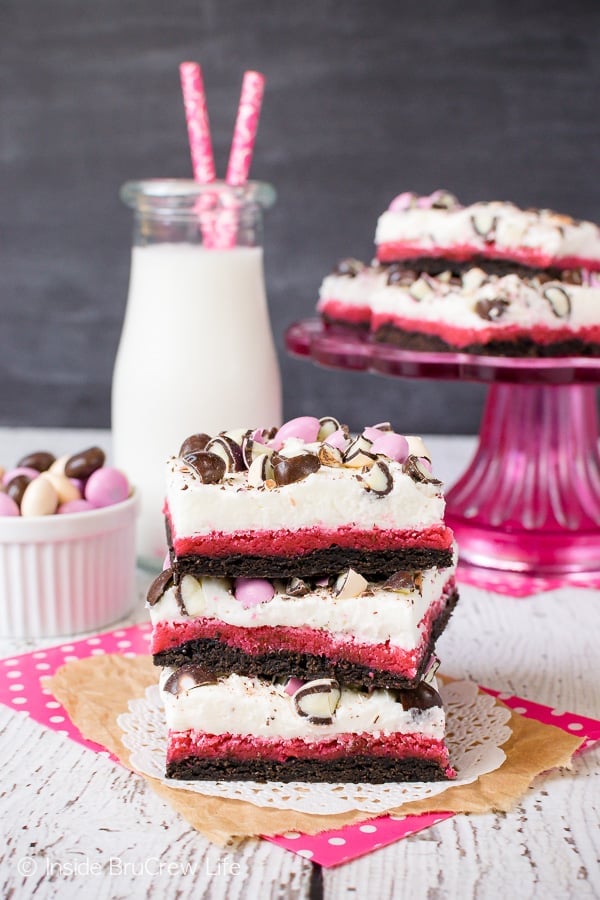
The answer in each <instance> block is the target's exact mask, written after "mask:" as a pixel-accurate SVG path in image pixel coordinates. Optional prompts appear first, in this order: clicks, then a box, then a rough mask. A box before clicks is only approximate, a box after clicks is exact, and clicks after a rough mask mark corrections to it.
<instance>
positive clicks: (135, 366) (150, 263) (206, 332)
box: [112, 243, 281, 566]
mask: <svg viewBox="0 0 600 900" xmlns="http://www.w3.org/2000/svg"><path fill="white" fill-rule="evenodd" d="M280 423H281V382H280V375H279V367H278V363H277V357H276V354H275V348H274V344H273V338H272V334H271V326H270V322H269V315H268V310H267V303H266V296H265V288H264V278H263V251H262V248H261V247H235V248H233V249H231V250H207V249H205V248H204V247H202V246H197V245H192V244H174V243H173V244H155V245H150V246H147V247H134V248H133V251H132V261H131V278H130V284H129V299H128V303H127V311H126V315H125V322H124V325H123V332H122V335H121V342H120V345H119V351H118V354H117V359H116V363H115V371H114V376H113V394H112V428H113V448H114V450H113V454H114V460H115V465H116V466H118V467H119V468H120V469H123V471H125V472H126V473H127V475H128V477H129V479H130V480H131V482H132V483H133V484H134V485H135V486H136V488H137V490H138V492H139V495H140V500H141V512H140V517H139V519H138V556H139V557H140V560H141V561H142V562H145V563H146V564H154V565H155V566H156V565H160V563H161V562H162V559H163V557H164V554H165V551H166V543H165V531H164V521H163V516H162V507H163V500H164V484H165V461H166V460H167V458H168V457H169V456H171V455H174V454H176V453H177V452H178V450H179V447H180V445H181V443H182V442H183V440H184V439H185V438H186V437H187V436H188V435H189V434H193V433H195V432H201V431H203V432H207V433H208V434H216V433H217V432H219V431H222V430H224V429H228V428H239V427H246V426H248V427H260V426H270V425H278V424H280Z"/></svg>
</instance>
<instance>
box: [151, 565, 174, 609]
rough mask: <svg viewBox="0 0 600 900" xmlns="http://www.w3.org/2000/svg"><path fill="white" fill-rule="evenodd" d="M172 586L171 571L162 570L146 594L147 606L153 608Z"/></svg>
mask: <svg viewBox="0 0 600 900" xmlns="http://www.w3.org/2000/svg"><path fill="white" fill-rule="evenodd" d="M172 584H173V569H171V568H169V569H164V570H163V571H162V572H161V573H160V575H157V576H156V578H155V579H154V581H153V582H152V584H151V585H150V587H149V588H148V593H147V594H146V600H147V601H148V606H154V605H155V604H156V603H158V601H159V600H160V599H161V597H162V595H163V594H164V593H165V591H167V590H168V589H169V588H170V587H171V585H172Z"/></svg>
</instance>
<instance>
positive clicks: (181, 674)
mask: <svg viewBox="0 0 600 900" xmlns="http://www.w3.org/2000/svg"><path fill="white" fill-rule="evenodd" d="M216 683H217V678H216V677H215V676H214V675H212V674H211V673H210V672H208V671H207V670H206V669H204V668H202V666H199V665H198V664H197V663H185V665H183V666H180V667H179V668H178V669H176V670H175V672H173V673H172V674H171V675H169V677H168V678H167V680H166V681H165V684H164V688H163V690H165V691H168V692H169V694H175V695H178V694H182V693H184V691H191V690H193V689H194V688H197V687H202V686H203V685H205V684H216Z"/></svg>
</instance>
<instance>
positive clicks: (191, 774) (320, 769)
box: [166, 756, 448, 784]
mask: <svg viewBox="0 0 600 900" xmlns="http://www.w3.org/2000/svg"><path fill="white" fill-rule="evenodd" d="M166 775H167V778H177V779H184V780H192V781H260V782H264V781H283V782H290V781H310V782H317V781H329V782H338V781H339V782H350V783H353V784H359V783H362V782H365V783H368V784H383V783H385V782H387V781H396V782H398V781H399V782H405V781H447V780H448V779H447V778H446V775H445V774H444V771H443V770H442V768H441V767H440V766H439V765H438V764H437V763H434V762H429V761H427V760H423V759H418V758H407V759H392V758H389V757H377V756H350V757H342V758H340V759H331V760H319V759H293V758H291V759H288V760H286V761H285V762H277V761H276V760H271V759H234V758H232V757H227V758H223V759H214V758H210V759H200V758H198V757H193V756H190V757H188V758H187V759H182V760H179V761H178V762H173V763H168V764H167V771H166Z"/></svg>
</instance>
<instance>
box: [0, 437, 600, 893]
mask: <svg viewBox="0 0 600 900" xmlns="http://www.w3.org/2000/svg"><path fill="white" fill-rule="evenodd" d="M92 443H100V444H101V445H102V446H104V447H105V448H108V446H109V443H110V440H109V436H108V434H107V433H106V432H91V431H88V432H81V431H78V432H74V431H50V430H44V431H42V430H36V431H34V430H25V429H20V430H12V429H11V430H9V429H0V463H3V462H4V463H13V462H14V461H15V460H16V458H17V457H18V456H19V455H20V454H22V453H24V452H26V451H28V450H33V449H40V448H42V447H47V448H49V449H52V450H54V451H55V452H57V453H62V452H68V451H74V450H76V449H80V448H82V447H83V446H86V445H89V444H92ZM428 443H429V444H430V446H431V448H432V450H433V453H434V458H435V461H436V470H437V471H438V472H439V473H440V474H441V475H442V477H444V478H445V480H446V483H447V484H448V485H449V484H451V483H452V482H453V480H455V478H456V477H457V476H458V475H459V474H460V472H461V471H462V470H463V469H464V468H465V466H466V464H467V462H468V459H469V457H470V454H471V452H472V450H473V449H474V441H473V439H470V438H441V437H437V438H430V439H428ZM149 581H150V576H148V575H145V574H143V573H140V575H139V590H140V601H139V605H138V609H137V610H136V612H135V614H134V615H133V616H131V617H130V618H129V619H127V620H126V621H125V622H124V624H125V625H127V624H131V623H133V622H136V621H143V620H144V619H145V612H144V609H143V595H144V593H145V588H146V586H147V585H148V583H149ZM599 642H600V595H599V594H598V592H594V591H584V590H573V589H566V590H557V591H554V592H552V593H546V594H542V595H539V596H537V597H534V598H530V599H525V600H518V599H511V598H507V597H501V596H497V595H494V594H491V593H488V592H485V591H481V590H476V589H474V588H470V587H466V586H465V587H463V588H462V590H461V601H460V604H459V606H458V607H457V610H456V612H455V614H454V617H453V618H452V620H451V622H450V625H449V627H448V629H447V631H446V633H445V634H444V635H443V636H442V638H441V639H440V641H439V644H438V651H439V655H440V657H441V659H442V663H443V665H442V671H443V672H445V673H447V674H448V675H451V676H456V677H468V678H471V679H473V680H474V681H477V682H479V683H481V684H485V685H488V686H489V687H493V688H496V689H498V690H500V691H507V692H510V693H513V694H517V695H520V696H523V697H527V698H529V699H531V700H535V701H538V702H540V703H544V704H548V705H551V706H556V707H558V708H562V709H565V710H572V711H574V712H579V713H581V714H582V715H587V716H592V717H595V718H600V687H599V685H600V663H599V660H600V654H599V652H598V644H599ZM50 643H55V642H54V641H46V642H44V641H36V642H33V641H27V642H26V641H17V640H6V639H4V640H0V655H1V656H8V655H13V654H15V653H22V652H27V651H29V650H31V649H34V648H37V647H40V646H44V645H47V644H50ZM599 763H600V749H599V748H595V749H591V750H590V751H588V752H586V753H585V754H582V755H581V756H579V757H578V758H577V759H576V760H575V764H574V769H573V770H572V771H571V772H563V771H555V772H552V773H550V774H549V775H547V776H545V777H543V778H540V779H538V782H537V783H536V784H535V785H534V786H533V787H532V789H531V790H529V791H528V792H527V794H526V796H524V797H523V799H522V801H521V802H520V803H519V804H518V805H517V806H516V808H515V809H514V810H512V811H511V812H509V813H507V814H498V815H495V814H491V813H490V814H487V815H479V816H464V815H463V816H455V817H454V818H451V819H448V820H446V821H444V822H442V823H440V824H438V825H436V826H435V827H433V828H430V829H428V830H426V831H423V832H421V833H419V834H416V835H414V836H412V837H409V838H406V839H404V840H401V841H399V842H397V843H396V844H393V845H391V846H389V847H387V848H383V849H380V850H378V851H376V852H374V853H372V854H370V855H369V856H367V857H363V858H362V859H359V860H356V861H355V862H351V863H348V864H346V865H343V866H341V867H338V868H336V869H323V870H321V869H319V867H317V866H313V865H312V864H311V863H310V862H308V861H307V860H304V859H302V858H300V857H298V856H296V855H295V854H292V853H289V852H287V851H284V850H282V849H280V848H279V847H276V846H274V845H272V844H269V843H267V842H265V841H258V840H257V841H254V840H249V841H246V842H245V843H244V844H242V846H241V847H240V848H238V849H236V850H235V851H233V852H227V851H225V850H222V849H221V848H218V847H216V846H214V845H211V844H210V843H209V842H208V841H206V840H205V839H204V838H203V837H202V836H200V835H199V834H198V833H197V832H195V831H194V830H193V829H191V828H190V827H189V826H188V825H187V824H186V822H184V821H183V820H181V819H180V818H179V817H178V816H177V815H176V814H175V813H174V812H173V811H172V810H171V809H170V808H169V807H168V806H166V805H165V804H164V803H163V802H162V801H161V800H160V799H159V798H158V797H156V796H155V795H154V794H153V793H152V791H150V790H149V789H148V788H147V787H146V785H145V783H144V782H143V780H142V779H141V778H137V777H136V776H134V775H132V774H130V773H129V772H127V771H125V770H124V769H123V768H122V767H121V766H119V765H114V764H112V763H111V762H110V761H108V760H107V759H105V758H104V757H102V756H99V755H97V754H95V753H92V752H90V751H89V750H86V749H85V748H83V747H81V746H79V745H78V744H75V743H72V742H71V741H69V740H68V739H67V738H64V737H62V736H60V735H59V734H57V733H55V732H51V731H47V730H45V729H44V728H42V727H41V726H40V725H38V724H36V723H35V722H33V721H31V720H29V719H28V718H25V717H22V716H20V715H19V714H18V713H16V712H12V711H10V710H8V709H7V708H6V707H4V706H0V771H1V772H2V776H1V778H2V780H1V790H2V802H3V808H2V817H1V826H0V827H1V829H2V840H1V844H0V892H1V895H2V897H7V898H8V897H15V898H19V900H21V898H24V897H30V896H35V897H43V898H46V897H58V898H61V900H63V898H64V900H67V898H71V897H79V896H81V894H82V892H84V893H86V894H87V895H88V896H90V897H97V898H111V900H112V898H121V897H122V898H143V897H161V898H162V897H169V898H170V897H178V898H187V897H190V898H191V897H193V898H195V900H198V898H201V897H211V898H220V897H223V898H238V897H243V898H245V900H254V898H259V900H266V898H270V897H279V898H318V897H321V896H322V897H326V898H338V897H356V898H358V900H361V898H371V897H373V898H378V900H379V898H387V897H390V898H392V897H394V898H402V897H407V898H411V900H420V898H428V900H441V898H453V897H457V898H458V897H460V898H461V900H462V898H470V897H474V898H486V900H487V898H489V900H497V898H501V897H506V898H518V900H522V898H530V897H535V898H537V897H539V898H544V900H551V898H571V897H576V898H585V897H600V867H599V865H598V858H599V856H600V829H599V821H600V817H599V814H598V813H599V806H600V764H599Z"/></svg>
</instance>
